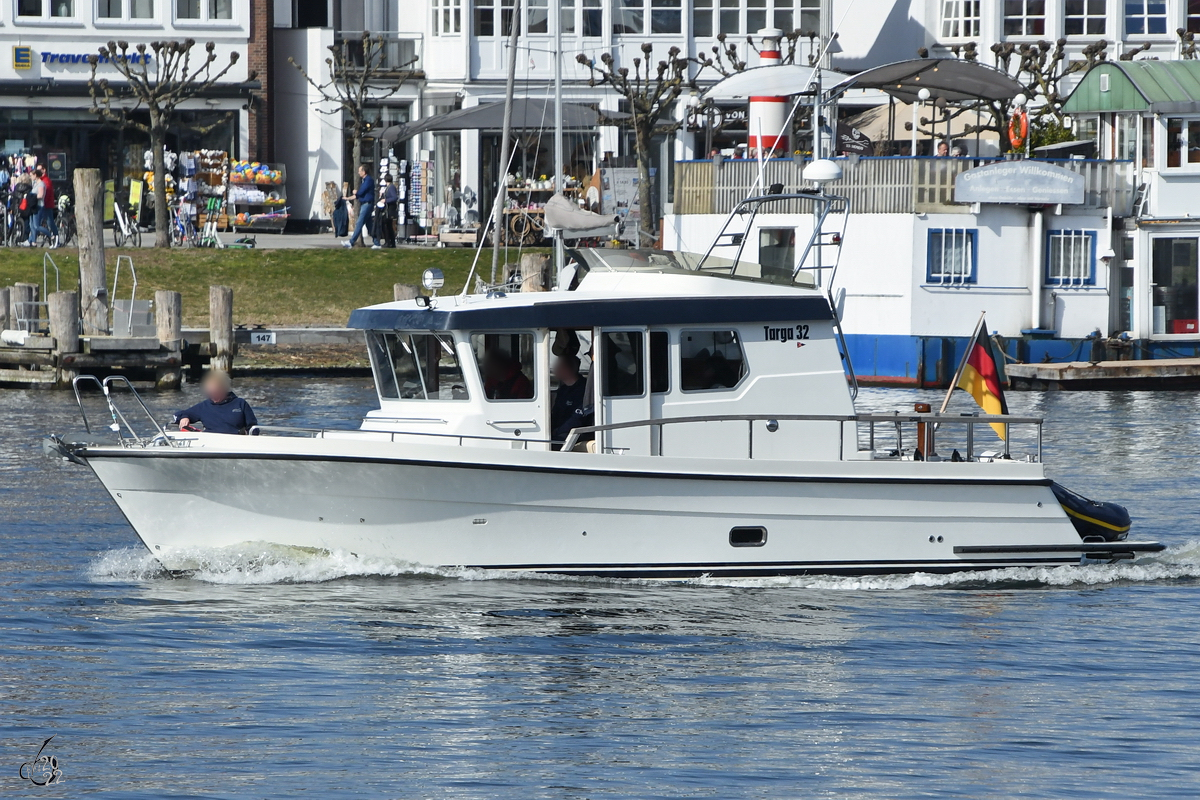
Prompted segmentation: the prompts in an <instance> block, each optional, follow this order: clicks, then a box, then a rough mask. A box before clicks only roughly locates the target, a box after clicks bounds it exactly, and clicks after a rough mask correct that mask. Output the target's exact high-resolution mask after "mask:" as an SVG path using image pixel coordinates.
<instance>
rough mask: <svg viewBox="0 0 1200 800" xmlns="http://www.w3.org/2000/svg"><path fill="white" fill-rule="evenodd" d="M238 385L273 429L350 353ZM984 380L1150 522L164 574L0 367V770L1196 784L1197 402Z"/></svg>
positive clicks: (19, 789)
mask: <svg viewBox="0 0 1200 800" xmlns="http://www.w3.org/2000/svg"><path fill="white" fill-rule="evenodd" d="M239 391H240V392H241V393H242V394H243V395H244V396H246V397H248V399H250V400H251V402H253V403H254V404H255V405H256V407H258V408H259V409H260V417H261V418H263V419H264V421H268V420H269V421H271V422H276V423H285V424H287V423H290V424H300V423H313V422H318V421H329V420H343V421H346V422H350V421H351V420H354V419H356V418H358V417H360V416H361V414H362V412H364V411H365V410H366V409H367V408H369V407H370V404H371V402H372V393H371V391H370V389H369V387H368V386H367V385H366V383H365V382H361V381H354V382H343V383H335V384H328V383H323V384H321V385H317V384H315V383H312V384H310V383H307V382H301V381H269V382H268V381H257V382H254V381H245V382H243V384H242V386H240V387H239ZM188 397H189V398H190V397H191V393H189V394H188ZM930 397H931V395H929V394H928V393H925V394H921V393H915V392H902V391H868V392H864V395H863V398H862V403H861V406H862V407H863V408H865V409H875V410H884V409H887V410H891V409H893V408H904V407H907V408H911V403H912V402H913V401H914V400H918V399H928V398H930ZM154 402H155V404H156V407H159V408H164V409H165V408H167V407H169V406H170V405H172V404H174V405H181V404H183V402H184V399H182V398H179V397H178V396H176V397H170V398H162V399H155V400H154ZM1010 402H1011V405H1012V406H1013V409H1012V410H1013V411H1014V413H1026V412H1029V413H1041V414H1045V415H1046V416H1047V417H1048V418H1049V419H1050V421H1051V424H1050V425H1049V426H1048V428H1047V431H1046V448H1047V458H1048V460H1049V461H1050V462H1051V464H1052V472H1053V475H1054V477H1057V478H1059V479H1061V480H1063V481H1064V482H1065V483H1067V484H1068V485H1071V486H1074V487H1076V488H1079V489H1081V490H1083V491H1085V492H1086V493H1088V494H1091V495H1093V496H1097V497H1103V498H1106V499H1114V500H1117V501H1119V502H1123V503H1125V504H1127V505H1128V506H1129V507H1130V508H1131V510H1132V511H1133V513H1134V516H1135V524H1136V526H1137V528H1136V532H1137V535H1138V536H1139V538H1160V539H1162V540H1164V541H1166V542H1168V543H1170V544H1171V545H1172V550H1171V551H1170V552H1168V553H1167V554H1165V555H1164V556H1163V557H1161V558H1155V559H1149V560H1146V561H1142V562H1139V563H1137V564H1125V565H1120V566H1112V567H1086V568H1081V567H1072V568H1064V569H1059V570H1016V571H1005V572H1001V573H981V574H976V575H969V576H960V577H954V578H946V577H932V576H916V577H897V578H873V579H868V580H837V579H797V580H780V581H762V582H759V583H758V584H754V585H746V584H742V585H717V584H707V585H701V584H692V585H655V584H649V583H634V582H614V581H583V580H561V581H558V580H542V581H518V580H497V579H491V578H489V576H486V575H480V574H447V575H431V574H413V573H412V571H411V570H410V569H408V568H407V567H405V565H400V564H383V563H364V562H361V561H357V560H355V559H353V558H351V557H349V556H337V555H334V556H327V557H319V556H295V555H294V554H289V553H287V552H280V553H275V554H272V553H267V554H261V555H256V556H255V557H254V558H244V559H237V558H231V559H228V560H227V561H225V562H222V561H220V560H219V559H218V560H215V561H214V563H213V565H212V566H211V567H210V569H208V570H206V571H205V572H203V573H200V574H199V575H197V576H196V577H194V578H190V579H174V578H170V577H167V576H165V575H162V574H161V573H159V572H158V571H157V570H156V569H155V567H154V564H153V562H152V561H151V560H150V559H149V558H148V557H147V556H146V555H145V554H144V552H143V551H142V549H141V548H140V545H138V544H137V541H136V539H135V537H134V534H133V532H132V531H131V530H129V528H128V527H127V526H126V524H125V522H124V521H123V519H122V518H121V516H120V515H119V513H118V512H117V510H116V508H115V507H114V506H113V505H112V504H111V502H109V500H108V498H107V496H106V495H105V494H104V493H103V491H102V490H101V488H100V486H99V484H98V483H97V482H96V481H95V479H94V478H93V477H92V476H91V474H90V473H89V472H88V471H87V470H86V469H84V468H81V467H78V466H73V465H69V464H63V463H60V462H55V461H51V460H49V459H46V458H44V457H43V456H42V455H41V451H40V445H39V443H38V437H39V436H40V435H41V434H42V433H43V432H46V431H54V430H62V429H66V428H69V427H75V426H76V422H75V420H76V415H75V411H74V408H73V401H71V400H69V398H67V397H65V396H63V395H61V394H49V393H21V392H7V393H4V394H3V395H0V414H3V418H4V419H5V420H6V423H5V428H4V430H5V435H4V437H3V439H0V454H2V460H0V470H2V473H0V474H2V480H0V542H2V544H3V560H2V561H0V693H2V700H0V795H5V796H30V797H32V796H38V797H42V796H46V797H62V798H68V797H80V796H100V797H147V798H151V797H153V798H158V797H231V798H232V797H237V798H243V797H255V798H258V797H270V798H275V797H280V798H282V797H295V796H317V797H323V796H364V797H404V798H408V797H414V798H416V797H421V798H424V797H455V798H485V797H518V798H522V800H527V799H528V798H599V797H636V798H649V797H719V798H727V797H770V798H778V797H806V798H807V797H868V796H869V797H886V798H928V797H976V798H982V797H987V798H992V797H995V798H1009V797H1017V796H1021V797H1044V798H1062V797H1079V798H1099V797H1105V798H1127V797H1143V796H1144V797H1195V796H1197V795H1200V688H1198V686H1197V684H1198V682H1200V669H1198V668H1200V632H1198V631H1197V626H1198V624H1200V611H1198V610H1197V605H1198V601H1200V585H1198V584H1197V577H1198V576H1200V531H1198V530H1197V527H1198V526H1197V514H1196V507H1197V505H1196V501H1197V494H1198V492H1197V486H1198V482H1197V477H1198V473H1200V467H1198V466H1197V454H1198V453H1200V437H1198V436H1197V419H1198V417H1200V414H1198V412H1200V400H1198V399H1197V397H1196V396H1195V395H1191V394H1148V393H1147V394H1142V393H1111V394H1047V395H1034V394H1028V395H1014V396H1013V397H1011V398H1010ZM51 734H53V735H55V739H54V740H53V741H52V742H51V743H50V745H49V746H48V748H47V752H48V753H52V754H54V755H55V756H56V757H57V758H58V759H59V760H60V766H61V769H62V773H63V777H62V782H61V783H60V784H59V785H57V786H49V787H44V788H37V787H33V786H31V785H30V784H28V783H25V782H23V781H21V779H20V778H19V777H18V775H17V772H18V769H19V767H20V765H21V763H22V762H24V761H26V760H28V759H30V758H32V757H33V756H34V754H35V753H36V751H37V748H38V747H39V746H40V745H41V743H42V741H43V740H44V739H45V738H46V737H48V736H50V735H51Z"/></svg>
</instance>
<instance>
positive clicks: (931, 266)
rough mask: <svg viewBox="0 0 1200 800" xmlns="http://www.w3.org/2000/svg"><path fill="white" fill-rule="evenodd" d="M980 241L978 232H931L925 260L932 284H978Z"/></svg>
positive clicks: (960, 230) (967, 230) (938, 229)
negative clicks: (977, 249)
mask: <svg viewBox="0 0 1200 800" xmlns="http://www.w3.org/2000/svg"><path fill="white" fill-rule="evenodd" d="M977 240H978V232H977V231H976V230H975V229H974V228H931V229H930V231H929V248H928V251H927V254H926V259H925V261H926V265H927V277H928V280H929V283H932V284H937V285H942V286H959V285H962V284H966V283H974V282H975V267H976V263H977V257H976V246H975V245H976V241H977Z"/></svg>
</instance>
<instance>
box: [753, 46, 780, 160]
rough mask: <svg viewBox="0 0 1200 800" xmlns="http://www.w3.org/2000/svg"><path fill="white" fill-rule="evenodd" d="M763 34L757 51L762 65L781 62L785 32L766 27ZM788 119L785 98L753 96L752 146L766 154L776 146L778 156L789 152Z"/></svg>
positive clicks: (772, 64)
mask: <svg viewBox="0 0 1200 800" xmlns="http://www.w3.org/2000/svg"><path fill="white" fill-rule="evenodd" d="M758 35H759V36H760V37H762V45H761V47H760V48H759V51H758V65H759V66H760V67H767V66H774V65H776V64H778V63H779V62H780V61H781V59H782V55H781V54H780V52H779V43H780V42H782V41H783V31H781V30H779V29H778V28H763V29H762V30H760V31H759V32H758ZM786 122H787V98H786V97H759V96H751V97H750V119H749V123H750V149H751V150H755V149H761V150H762V154H763V156H764V157H765V156H766V155H767V153H770V152H771V148H772V147H774V148H775V152H774V155H775V156H784V155H787V153H788V137H787V131H785V130H784V125H785V124H786Z"/></svg>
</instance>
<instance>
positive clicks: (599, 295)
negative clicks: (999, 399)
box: [51, 194, 1163, 579]
mask: <svg viewBox="0 0 1200 800" xmlns="http://www.w3.org/2000/svg"><path fill="white" fill-rule="evenodd" d="M821 197H823V196H820V195H806V194H799V195H783V196H775V197H770V198H766V197H764V198H751V199H750V200H748V201H746V202H747V203H758V202H768V201H776V200H778V201H785V202H786V201H789V200H792V201H794V200H796V199H804V200H810V201H815V200H819V199H820V198H821ZM739 253H740V250H739ZM572 255H573V258H574V264H575V270H574V274H573V275H570V276H569V281H566V283H567V285H566V286H565V287H564V290H562V291H554V292H538V293H520V294H508V293H505V292H503V291H496V290H494V291H490V292H488V293H487V294H480V295H465V294H464V295H459V296H453V297H436V296H433V297H430V296H425V297H419V298H416V299H415V300H407V301H402V302H395V303H385V304H382V305H377V306H371V307H368V308H362V309H359V310H357V311H355V312H354V314H353V315H352V316H351V319H350V326H351V327H355V328H360V329H362V330H363V331H364V332H365V337H366V342H367V347H368V350H369V353H370V357H371V363H372V367H373V370H374V375H375V382H376V389H377V392H378V395H379V404H380V407H379V409H378V410H376V411H373V412H371V413H369V414H368V415H367V417H366V418H365V419H364V420H363V422H362V425H361V427H360V429H358V430H334V429H325V430H306V429H293V428H273V427H269V426H260V427H258V428H255V429H254V430H253V433H255V434H257V435H251V436H230V435H220V434H211V433H191V432H178V433H176V432H167V431H166V430H164V429H162V428H161V427H157V424H156V429H155V433H154V434H152V435H150V436H139V435H138V434H136V433H135V432H134V430H133V428H132V426H130V425H129V423H128V421H127V420H126V417H125V416H123V415H121V414H120V411H119V409H117V408H116V406H115V403H116V399H115V398H114V396H113V395H112V393H111V392H109V391H107V389H108V388H109V387H111V385H112V380H111V379H110V380H109V381H107V382H106V383H105V388H106V391H105V398H106V399H107V400H108V402H109V403H110V404H111V405H112V408H111V411H112V413H113V417H114V419H115V420H116V422H115V423H114V427H115V428H116V429H117V434H118V441H117V442H115V443H111V444H110V443H97V442H95V441H91V440H87V439H86V437H85V439H84V440H80V441H69V440H66V439H63V438H61V437H56V438H54V439H53V441H52V442H51V445H52V447H53V449H54V450H55V452H56V453H58V454H59V455H62V456H64V457H66V458H69V459H71V460H74V461H77V462H79V463H83V464H87V465H88V466H90V467H91V468H92V469H93V470H94V471H95V474H96V475H97V477H98V478H99V479H100V481H101V482H102V483H103V484H104V486H105V488H106V489H107V490H108V491H109V493H110V494H111V496H112V498H113V500H114V501H115V502H116V503H117V505H118V506H119V507H120V509H121V511H122V512H123V513H124V514H125V516H126V518H127V519H128V520H129V522H130V524H131V525H132V526H133V528H134V529H135V530H136V531H137V534H138V536H139V537H140V538H141V540H142V541H143V542H144V543H145V545H146V547H147V548H149V550H150V552H151V553H153V554H154V555H155V556H156V557H157V558H158V559H159V560H160V561H161V562H162V563H163V564H164V565H165V566H166V567H167V568H168V569H172V570H186V569H188V568H189V567H190V566H192V564H191V558H192V556H193V554H194V553H195V552H196V551H197V550H198V549H207V548H214V547H230V546H236V545H241V544H245V543H248V542H269V543H272V544H275V545H280V546H288V547H302V548H314V549H318V550H326V551H341V552H350V553H352V554H355V555H357V556H362V557H370V558H381V559H388V560H390V561H393V562H396V561H399V562H409V563H412V564H417V565H424V566H429V567H440V568H446V567H450V568H453V567H472V568H481V569H488V570H500V571H510V572H520V573H554V574H571V575H599V576H624V577H647V578H667V579H679V578H691V577H698V576H705V575H710V576H715V577H757V576H773V575H798V574H850V575H859V574H879V573H903V572H956V571H964V570H980V569H994V568H998V567H1009V566H1031V565H1047V566H1054V565H1062V564H1078V563H1080V562H1085V561H1089V560H1098V561H1112V560H1119V559H1127V558H1132V557H1134V556H1135V555H1137V554H1139V553H1147V552H1156V551H1159V550H1162V549H1163V546H1162V545H1161V544H1158V543H1154V542H1133V541H1126V540H1125V538H1126V532H1127V531H1128V519H1127V517H1126V518H1125V519H1124V522H1122V520H1121V519H1120V515H1119V514H1116V512H1114V511H1113V508H1119V507H1110V506H1108V505H1103V504H1091V505H1086V504H1087V503H1088V502H1089V501H1086V500H1085V499H1083V498H1078V500H1075V499H1074V498H1077V497H1078V496H1076V495H1073V494H1071V495H1070V498H1069V499H1070V504H1068V502H1067V500H1064V501H1063V502H1060V499H1059V497H1056V486H1055V485H1054V484H1053V483H1052V482H1051V481H1050V480H1049V479H1048V478H1047V477H1046V474H1045V469H1044V466H1043V463H1042V452H1041V450H1042V448H1041V425H1042V421H1041V420H1040V419H1038V418H1033V417H1018V416H1011V415H984V414H975V415H946V414H933V413H902V414H901V413H898V414H891V415H880V414H858V413H856V412H855V409H854V402H853V395H854V391H853V389H852V375H851V376H850V380H848V376H847V372H846V370H845V369H844V368H843V362H844V358H843V353H842V348H840V346H839V341H840V339H839V328H838V325H837V317H836V312H835V307H834V305H833V304H832V303H831V301H830V296H829V295H828V294H826V293H823V292H822V291H821V290H820V289H818V288H817V287H816V281H815V280H814V278H813V276H812V273H811V272H807V271H805V270H803V269H801V268H800V267H797V269H796V270H795V271H794V272H793V273H792V274H784V275H772V274H770V272H769V271H765V270H763V268H761V267H760V266H759V265H757V264H751V263H747V262H745V261H742V260H740V258H738V257H736V256H735V257H734V258H733V259H718V258H715V257H713V256H712V255H711V254H708V255H705V256H697V255H689V254H683V253H669V252H663V251H621V250H580V251H573V252H572ZM802 264H803V259H802V260H801V265H802ZM436 284H437V281H436V279H435V280H433V281H432V282H431V283H430V286H436ZM435 294H436V293H435ZM576 360H578V361H580V362H581V366H582V370H581V372H580V373H579V374H577V375H576V381H583V382H584V383H583V389H582V391H580V390H579V388H578V387H576V386H575V382H572V381H570V378H571V375H573V374H575V373H574V372H573V371H572V368H573V367H574V365H575V362H576ZM564 364H566V366H564ZM556 376H557V377H556ZM564 376H565V377H564ZM572 387H574V389H573V393H574V394H575V395H577V396H578V397H579V398H581V399H580V402H579V403H578V404H577V406H576V407H575V408H573V409H571V412H572V413H573V414H576V415H577V416H576V417H574V418H569V419H568V422H567V424H566V425H564V424H563V422H562V413H561V412H562V410H563V409H562V407H561V405H562V404H561V403H560V404H559V407H558V408H557V409H556V403H555V399H556V396H557V394H559V393H562V392H564V391H568V390H570V389H571V388H572ZM77 391H78V388H77ZM82 407H83V404H82V403H81V409H82ZM143 408H144V406H143ZM85 421H86V417H85ZM993 424H995V425H1001V426H1004V430H1005V431H1006V432H1007V434H1008V435H1007V438H1006V439H1005V441H1003V442H1001V441H1000V440H999V439H997V438H996V436H995V434H994V433H993V432H992V425H993ZM1060 494H1062V493H1060ZM1062 496H1063V497H1067V495H1066V494H1062ZM1121 511H1122V512H1123V511H1124V510H1123V509H1121ZM1122 526H1123V527H1122Z"/></svg>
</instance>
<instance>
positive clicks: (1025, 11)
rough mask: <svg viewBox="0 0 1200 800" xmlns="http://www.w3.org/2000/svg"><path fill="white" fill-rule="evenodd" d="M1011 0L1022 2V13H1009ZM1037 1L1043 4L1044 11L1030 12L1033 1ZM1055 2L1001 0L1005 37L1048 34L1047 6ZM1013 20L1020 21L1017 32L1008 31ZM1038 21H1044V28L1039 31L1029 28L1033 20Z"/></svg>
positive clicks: (1042, 35) (1015, 0) (1022, 37)
mask: <svg viewBox="0 0 1200 800" xmlns="http://www.w3.org/2000/svg"><path fill="white" fill-rule="evenodd" d="M1010 2H1013V3H1020V4H1021V13H1020V14H1009V13H1007V12H1008V4H1009V3H1010ZM1036 2H1040V3H1041V4H1042V13H1041V14H1031V13H1029V5H1030V4H1031V3H1036ZM1053 2H1054V0H1000V8H1001V12H1002V14H1003V18H1002V19H1001V31H1003V34H1004V38H1005V39H1008V38H1015V39H1025V38H1028V37H1031V36H1041V37H1044V36H1045V35H1046V20H1047V17H1048V16H1049V15H1048V14H1047V13H1046V12H1047V6H1050V5H1051V4H1052V3H1053ZM1013 21H1015V22H1017V23H1019V24H1020V27H1021V29H1020V30H1019V31H1017V32H1015V33H1009V32H1008V23H1009V22H1013ZM1036 21H1040V22H1041V23H1042V30H1041V31H1039V32H1034V31H1030V30H1029V28H1030V24H1031V23H1033V22H1036Z"/></svg>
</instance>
